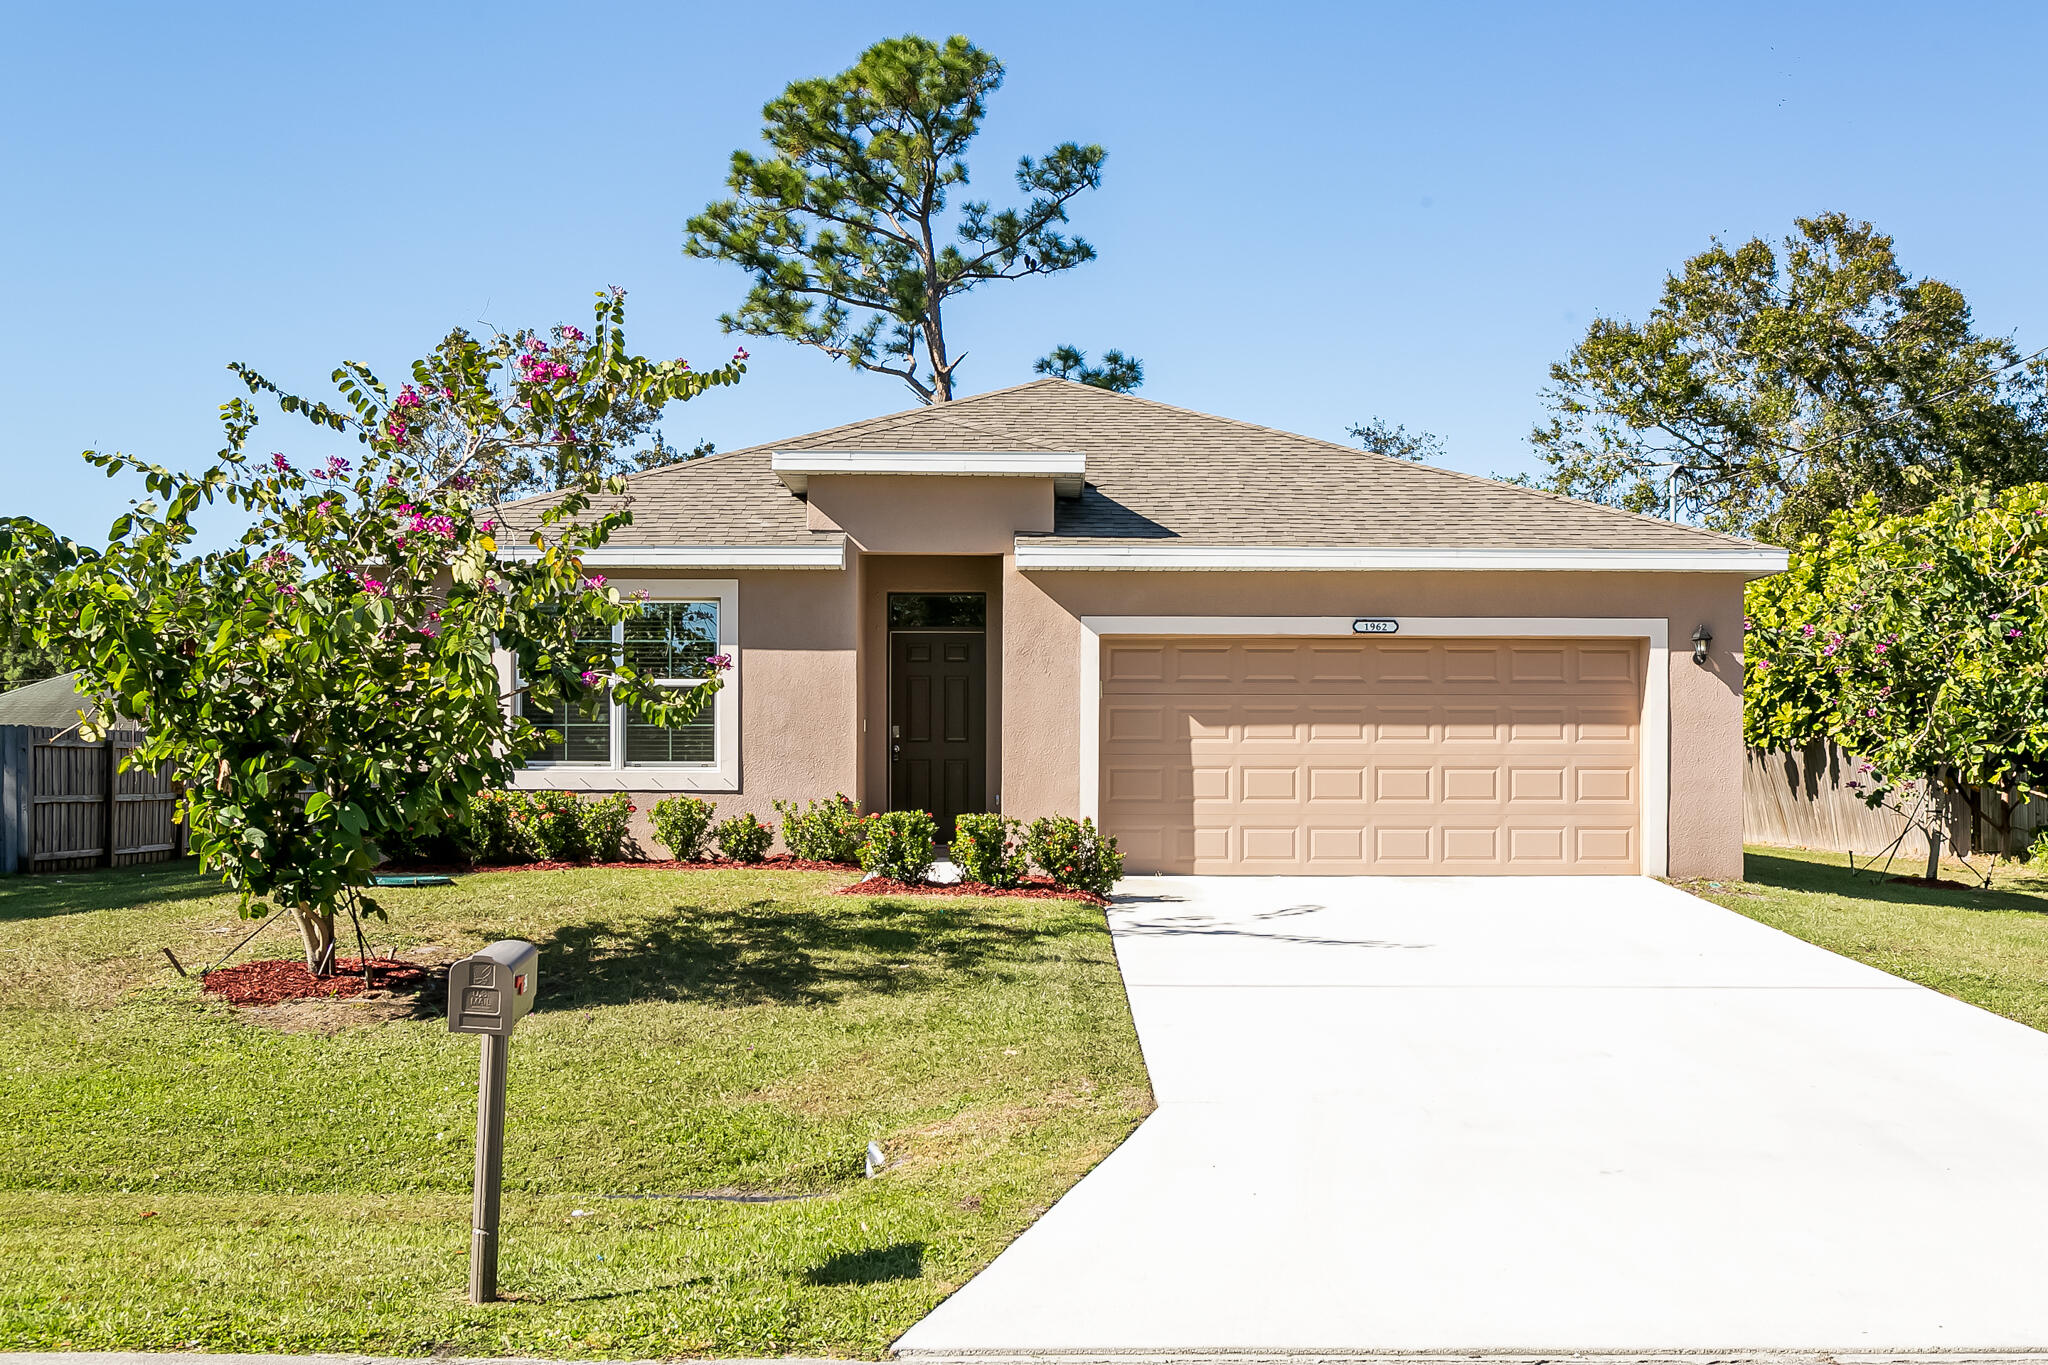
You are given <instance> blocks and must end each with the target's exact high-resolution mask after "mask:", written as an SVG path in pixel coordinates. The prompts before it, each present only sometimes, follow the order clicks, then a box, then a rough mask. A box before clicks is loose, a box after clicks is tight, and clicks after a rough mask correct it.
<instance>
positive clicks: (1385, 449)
mask: <svg viewBox="0 0 2048 1365" xmlns="http://www.w3.org/2000/svg"><path fill="white" fill-rule="evenodd" d="M1344 434H1345V435H1347V436H1349V437H1350V438H1351V439H1352V440H1354V441H1356V442H1358V444H1359V445H1360V446H1362V447H1363V448H1364V449H1366V450H1369V451H1371V452H1372V453H1373V454H1375V455H1389V456H1392V457H1393V458H1394V459H1397V460H1407V461H1408V462H1409V463H1411V464H1428V463H1429V462H1430V461H1431V460H1441V459H1442V458H1443V456H1444V438H1443V437H1441V436H1439V435H1437V434H1436V433H1435V432H1433V431H1417V432H1415V433H1414V434H1412V435H1411V434H1410V433H1409V431H1408V428H1407V427H1405V426H1396V425H1395V424H1394V423H1392V422H1389V421H1388V420H1387V419H1386V418H1384V417H1375V418H1373V419H1372V420H1371V421H1370V422H1367V423H1366V424H1365V425H1364V426H1349V427H1346V428H1345V429H1344Z"/></svg>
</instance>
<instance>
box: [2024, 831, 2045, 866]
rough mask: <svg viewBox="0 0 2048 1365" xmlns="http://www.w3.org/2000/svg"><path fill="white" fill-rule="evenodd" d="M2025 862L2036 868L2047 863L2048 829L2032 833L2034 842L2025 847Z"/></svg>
mask: <svg viewBox="0 0 2048 1365" xmlns="http://www.w3.org/2000/svg"><path fill="white" fill-rule="evenodd" d="M2027 861H2028V862H2030V863H2032V864H2034V865H2035V866H2036V867H2039V866H2041V865H2042V864H2043V863H2048V829H2043V830H2036V831H2035V832H2034V842H2032V843H2031V844H2028V845H2027Z"/></svg>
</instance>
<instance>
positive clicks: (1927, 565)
mask: <svg viewBox="0 0 2048 1365" xmlns="http://www.w3.org/2000/svg"><path fill="white" fill-rule="evenodd" d="M1933 567H1934V563H1933V561H1932V560H1927V559H1923V560H1921V561H1920V572H1921V573H1926V572H1927V571H1928V570H1929V569H1932V568H1933Z"/></svg>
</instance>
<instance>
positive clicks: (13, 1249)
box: [0, 865, 1151, 1357]
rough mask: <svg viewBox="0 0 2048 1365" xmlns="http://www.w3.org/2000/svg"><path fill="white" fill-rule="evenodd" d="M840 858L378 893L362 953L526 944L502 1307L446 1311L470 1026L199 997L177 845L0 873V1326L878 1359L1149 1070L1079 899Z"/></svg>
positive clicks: (1035, 1203)
mask: <svg viewBox="0 0 2048 1365" xmlns="http://www.w3.org/2000/svg"><path fill="white" fill-rule="evenodd" d="M844 880H845V879H844V877H842V876H835V875H833V874H826V873H798V872H729V873H728V872H654V871H627V870H588V871H576V872H553V873H532V872H525V873H514V872H505V873H491V874H479V875H475V876H469V877H464V878H462V879H461V880H460V881H459V883H458V884H457V885H456V886H453V887H448V888H439V889H422V890H415V891H407V892H392V893H388V895H387V897H386V900H387V904H388V905H389V907H390V908H391V910H392V919H391V922H390V923H389V924H388V925H379V926H377V927H376V928H375V930H374V931H373V934H372V939H373V945H374V946H375V947H376V948H378V949H379V950H382V949H384V948H386V947H387V946H389V947H391V948H394V949H396V950H397V951H399V952H403V953H411V954H414V955H416V956H421V957H426V958H431V959H434V960H437V961H445V960H447V959H449V958H452V957H455V956H459V955H461V954H462V953H463V952H466V951H469V950H470V949H472V948H473V947H475V946H477V945H479V944H481V943H484V942H487V941H489V940H491V939H495V938H506V937H520V938H527V939H531V940H532V941H534V942H535V943H536V944H538V945H539V947H540V953H541V967H540V995H539V999H538V1004H537V1007H536V1010H535V1012H534V1014H533V1015H532V1016H531V1017H530V1018H528V1019H527V1020H526V1021H524V1022H523V1023H522V1024H521V1025H520V1026H519V1031H518V1033H517V1035H516V1036H515V1037H514V1039H513V1043H512V1064H511V1072H510V1087H509V1111H510V1119H509V1124H508V1134H507V1150H506V1155H505V1182H506V1196H505V1209H504V1228H503V1253H502V1259H501V1269H500V1284H501V1286H502V1289H503V1291H504V1292H505V1293H506V1295H507V1296H508V1298H509V1300H510V1301H509V1302H505V1303H501V1304H495V1305H488V1306H484V1307H472V1306H470V1305H469V1304H467V1303H466V1302H465V1301H464V1298H463V1291H464V1288H465V1285H466V1276H467V1253H468V1216H469V1186H470V1163H471V1160H472V1150H471V1149H472V1138H473V1134H474V1126H475V1104H476V1067H477V1049H478V1043H477V1040H476V1039H474V1038H470V1037H457V1036H453V1035H450V1034H449V1033H448V1032H447V1027H446V1022H445V1019H444V1017H443V1015H442V1013H441V1008H440V1005H439V1003H438V1002H433V1003H430V1004H429V1005H426V1006H410V1005H407V1004H404V1003H392V1002H384V1003H376V1002H370V1003H345V1002H333V1003H320V1004H308V1005H299V1006H292V1007H281V1008H278V1009H276V1010H273V1011H270V1012H268V1013H251V1012H248V1011H237V1010H235V1009H232V1008H230V1007H228V1006H226V1005H223V1004H221V1003H219V1002H218V1001H216V1000H213V999H211V998H209V997H206V996H204V995H202V994H201V992H200V990H199V987H198V985H197V983H196V981H192V980H186V979H181V978H179V977H178V976H177V975H176V973H174V972H173V971H172V970H171V967H170V965H169V963H168V962H167V961H166V960H165V958H164V956H163V954H162V952H161V951H160V950H161V949H162V948H166V947H168V948H169V949H171V950H172V952H174V953H176V954H177V955H178V957H179V958H180V959H182V960H183V961H184V962H185V963H187V964H188V965H193V966H197V965H203V964H207V963H210V962H211V961H212V960H213V959H214V958H217V957H218V956H219V955H220V954H221V953H223V952H225V951H226V950H227V948H228V946H229V945H231V944H232V943H233V942H234V941H235V939H236V938H238V937H239V936H240V935H241V934H242V933H243V932H246V930H247V929H248V928H249V927H251V926H249V925H248V924H246V923H245V922H243V921H240V920H237V919H236V917H235V913H234V907H233V902H232V901H231V900H230V899H229V898H227V897H224V896H221V895H219V894H218V893H217V885H216V884H214V883H211V882H209V881H207V880H205V879H203V878H201V877H200V876H199V875H198V874H197V873H196V872H195V871H193V870H192V869H191V868H190V867H189V865H181V866H176V867H169V868H158V869H153V870H149V871H145V872H109V873H102V874H95V875H91V876H68V877H64V878H62V879H54V878H25V877H23V878H9V879H0V1265H4V1266H5V1271H4V1274H0V1349H7V1350H49V1349H71V1350H86V1349H116V1348H119V1349H137V1350H141V1349H151V1350H164V1349H171V1348H192V1349H201V1350H212V1351H343V1352H366V1353H369V1352H375V1353H390V1354H406V1355H425V1354H428V1353H435V1352H438V1353H444V1354H446V1353H454V1354H475V1355H494V1354H525V1355H541V1356H610V1357H651V1356H674V1355H693V1354H739V1355H775V1354H786V1353H813V1354H842V1355H867V1356H873V1355H876V1354H879V1353H880V1352H881V1351H882V1350H883V1349H884V1348H885V1347H886V1346H887V1345H888V1343H889V1342H890V1341H891V1340H892V1339H893V1338H894V1337H895V1336H897V1335H898V1334H899V1333H900V1332H902V1331H903V1330H904V1329H905V1328H907V1327H908V1326H909V1325H910V1324H911V1323H912V1322H914V1321H915V1320H916V1319H917V1318H918V1317H920V1316H921V1315H922V1314H924V1313H925V1312H926V1311H927V1310H929V1309H930V1308H931V1307H932V1306H933V1305H934V1304H936V1303H937V1302H938V1301H939V1300H940V1299H941V1298H943V1297H944V1296H945V1295H946V1294H947V1293H948V1292H950V1291H951V1290H952V1289H954V1288H956V1287H957V1286H959V1285H960V1284H961V1283H962V1282H964V1281H965V1280H966V1279H967V1278H968V1277H969V1276H970V1275H972V1274H973V1273H974V1272H975V1271H976V1270H977V1269H979V1268H980V1267H981V1266H983V1265H985V1264H986V1263H987V1262H988V1261H989V1260H990V1259H991V1258H992V1257H993V1256H994V1255H995V1254H996V1253H997V1252H998V1251H1000V1250H1001V1249H1002V1248H1003V1246H1004V1245H1005V1244H1006V1243H1007V1242H1009V1241H1010V1240H1011V1239H1012V1238H1013V1237H1015V1236H1016V1234H1017V1233H1018V1232H1019V1231H1020V1230H1021V1229H1022V1228H1023V1227H1025V1226H1026V1225H1027V1224H1028V1223H1030V1221H1031V1220H1032V1219H1033V1218H1034V1217H1035V1216H1036V1215H1037V1214H1038V1213H1039V1212H1040V1211H1042V1210H1043V1209H1044V1208H1045V1207H1046V1206H1047V1205H1048V1204H1050V1203H1051V1202H1052V1201H1053V1200H1054V1199H1056V1198H1057V1197H1058V1196H1059V1195H1060V1194H1061V1192H1062V1191H1064V1190H1065V1189H1067V1188H1068V1187H1069V1186H1070V1185H1071V1184H1073V1182H1074V1181H1075V1180H1076V1179H1078V1178H1079V1177H1080V1176H1081V1175H1082V1174H1083V1173H1085V1172H1086V1171H1087V1170H1088V1169H1089V1168H1090V1167H1091V1166H1093V1165H1094V1164H1095V1163H1096V1162H1097V1161H1099V1160H1101V1158H1102V1157H1103V1156H1105V1155H1106V1154H1107V1153H1108V1152H1109V1151H1110V1150H1111V1149H1112V1148H1114V1147H1115V1146H1116V1145H1117V1143H1118V1142H1120V1141H1121V1140H1122V1139H1123V1138H1124V1136H1125V1135H1126V1134H1128V1133H1129V1132H1130V1130H1131V1128H1132V1127H1133V1126H1134V1125H1135V1124H1136V1123H1137V1122H1138V1121H1139V1119H1141V1118H1142V1117H1143V1116H1144V1114H1145V1113H1146V1112H1147V1111H1148V1110H1149V1108H1150V1105H1151V1097H1150V1092H1149V1089H1148V1087H1147V1084H1146V1079H1145V1071H1144V1066H1143V1063H1142V1060H1141V1058H1140V1056H1139V1052H1138V1045H1137V1039H1136V1036H1135V1034H1134V1032H1133V1030H1132V1027H1131V1021H1130V1015H1129V1011H1128V1007H1127V1005H1126V1002H1125V999H1124V993H1123V986H1122V983H1121V981H1120V979H1119V977H1118V975H1117V971H1116V965H1115V959H1114V956H1113V954H1112V952H1111V948H1110V943H1109V937H1108V934H1107V931H1106V930H1105V928H1104V925H1103V920H1102V915H1101V912H1100V911H1099V910H1097V909H1095V908H1093V907H1090V906H1086V905H1080V904H1077V903H1073V902H1067V901H1052V900H1026V899H1004V900H995V899H986V900H968V899H939V898H926V897H900V898H893V899H890V898H881V899H869V898H857V897H850V896H840V895H835V894H831V893H832V889H833V888H834V887H835V886H837V885H838V884H840V883H841V882H843V881H844ZM296 946H297V945H296V936H295V935H294V934H293V933H292V931H291V930H290V928H289V927H288V926H285V925H279V926H277V927H275V928H273V929H270V930H268V931H266V932H265V934H264V935H262V936H260V937H259V938H258V939H257V940H256V941H255V942H254V943H253V944H252V945H250V948H249V949H247V950H246V951H245V952H244V954H243V956H244V957H247V956H272V957H283V956H291V955H293V953H294V952H295V950H296ZM345 951H350V952H352V951H353V943H352V942H350V943H349V944H347V945H346V946H345ZM871 1139H872V1140H876V1141H879V1142H880V1143H881V1144H882V1146H883V1148H884V1149H885V1151H886V1152H887V1154H888V1156H889V1158H890V1164H889V1166H888V1167H887V1168H886V1169H885V1171H884V1172H883V1174H882V1175H881V1176H880V1177H878V1178H876V1179H867V1178H865V1177H864V1175H863V1170H862V1153H863V1150H864V1148H865V1146H866V1144H867V1143H868V1142H869V1141H870V1140H871ZM683 1194H696V1195H714V1196H730V1195H734V1194H749V1195H774V1196H785V1197H781V1198H776V1199H773V1200H769V1201H764V1202H737V1201H734V1200H731V1199H730V1198H698V1199H682V1198H677V1197H675V1196H678V1195H683Z"/></svg>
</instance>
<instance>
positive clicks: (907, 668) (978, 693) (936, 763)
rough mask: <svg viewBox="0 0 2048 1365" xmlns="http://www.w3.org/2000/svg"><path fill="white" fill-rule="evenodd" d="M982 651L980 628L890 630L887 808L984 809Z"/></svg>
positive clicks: (946, 835)
mask: <svg viewBox="0 0 2048 1365" xmlns="http://www.w3.org/2000/svg"><path fill="white" fill-rule="evenodd" d="M987 663H988V658H987V653H986V649H985V643H984V637H983V635H982V633H981V632H980V631H973V632H968V631H958V632H955V631H936V630H908V631H891V632H890V634H889V807H890V809H892V810H923V811H930V812H931V815H932V818H933V819H934V820H936V821H937V822H938V826H939V838H941V839H942V840H945V841H946V842H948V843H950V842H951V841H952V838H953V817H954V816H956V815H965V814H968V813H970V812H973V811H980V810H986V809H987V808H988V793H987V792H986V791H985V790H984V787H985V785H986V782H987V776H988V733H987V716H988V668H987Z"/></svg>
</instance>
